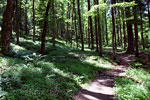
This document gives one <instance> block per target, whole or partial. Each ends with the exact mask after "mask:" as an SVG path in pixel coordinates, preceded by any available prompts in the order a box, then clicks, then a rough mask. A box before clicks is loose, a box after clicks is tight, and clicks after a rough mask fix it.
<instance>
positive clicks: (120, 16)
mask: <svg viewBox="0 0 150 100" xmlns="http://www.w3.org/2000/svg"><path fill="white" fill-rule="evenodd" d="M118 17H119V26H120V27H119V28H120V42H121V43H120V44H121V46H122V31H121V29H122V28H121V27H122V26H121V18H120V17H121V16H120V10H119V8H118Z"/></svg>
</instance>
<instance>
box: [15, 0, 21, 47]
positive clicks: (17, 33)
mask: <svg viewBox="0 0 150 100" xmlns="http://www.w3.org/2000/svg"><path fill="white" fill-rule="evenodd" d="M18 4H19V3H18V0H16V38H17V42H16V44H17V45H19V35H20V33H19V30H20V25H19V23H20V22H19V19H20V16H19V15H20V14H19V13H20V11H19V5H18Z"/></svg>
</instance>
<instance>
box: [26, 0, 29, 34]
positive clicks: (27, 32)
mask: <svg viewBox="0 0 150 100" xmlns="http://www.w3.org/2000/svg"><path fill="white" fill-rule="evenodd" d="M25 4H28V0H26V2H25ZM25 34H26V35H28V34H29V31H28V8H27V6H25Z"/></svg>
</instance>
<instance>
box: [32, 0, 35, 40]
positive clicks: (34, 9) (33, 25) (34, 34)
mask: <svg viewBox="0 0 150 100" xmlns="http://www.w3.org/2000/svg"><path fill="white" fill-rule="evenodd" d="M32 10H33V42H34V41H35V0H33V8H32Z"/></svg>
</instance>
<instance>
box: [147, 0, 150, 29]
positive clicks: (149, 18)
mask: <svg viewBox="0 0 150 100" xmlns="http://www.w3.org/2000/svg"><path fill="white" fill-rule="evenodd" d="M147 8H148V20H149V27H150V8H149V0H147Z"/></svg>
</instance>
